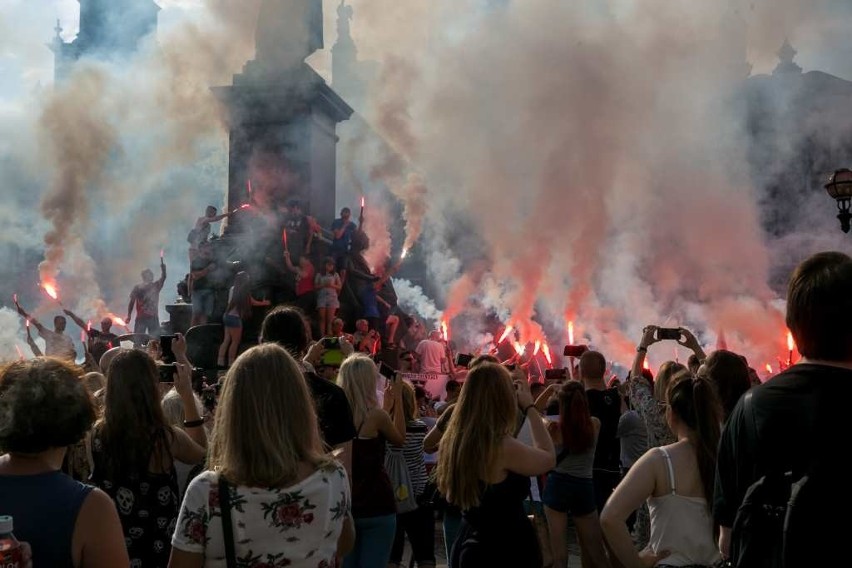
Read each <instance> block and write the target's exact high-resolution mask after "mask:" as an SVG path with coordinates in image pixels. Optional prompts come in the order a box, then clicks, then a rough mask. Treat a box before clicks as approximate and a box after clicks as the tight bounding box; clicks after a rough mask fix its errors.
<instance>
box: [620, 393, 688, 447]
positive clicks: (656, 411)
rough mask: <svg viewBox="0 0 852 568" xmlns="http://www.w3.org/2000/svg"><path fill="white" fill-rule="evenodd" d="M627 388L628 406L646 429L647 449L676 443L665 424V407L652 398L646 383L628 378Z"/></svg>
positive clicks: (652, 394)
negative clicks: (629, 405)
mask: <svg viewBox="0 0 852 568" xmlns="http://www.w3.org/2000/svg"><path fill="white" fill-rule="evenodd" d="M627 388H628V396H629V398H630V404H631V405H633V409H634V410H635V411H636V412H637V413H638V414H639V416H640V417H641V418H642V421H643V422H644V423H645V427H646V428H647V429H648V447H649V448H658V447H660V446H667V445H669V444H674V443H675V442H677V438H675V436H674V434H672V431H671V429H669V425H668V424H667V423H666V412H665V407H664V406H663V405H662V404H660V402H659V401H657V399H655V398H654V391H653V389H652V388H651V385H650V384H649V383H648V381H647V380H646V379H645V378H636V377H630V380H629V381H628V383H627Z"/></svg>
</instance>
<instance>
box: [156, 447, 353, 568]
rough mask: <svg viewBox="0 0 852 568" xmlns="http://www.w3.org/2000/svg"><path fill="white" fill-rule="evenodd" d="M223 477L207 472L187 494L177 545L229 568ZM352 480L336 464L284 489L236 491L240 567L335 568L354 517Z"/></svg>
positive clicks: (233, 500) (207, 564) (234, 510)
mask: <svg viewBox="0 0 852 568" xmlns="http://www.w3.org/2000/svg"><path fill="white" fill-rule="evenodd" d="M218 484H219V476H218V475H217V474H216V473H215V472H212V471H205V472H204V473H202V474H201V475H199V476H198V477H196V478H195V479H194V480H193V481H192V482H191V483H190V484H189V487H188V488H187V490H186V496H185V497H184V500H183V504H182V505H181V509H180V516H179V517H178V523H177V529H176V530H175V534H174V536H173V537H172V546H173V547H174V548H176V549H178V550H183V551H185V552H194V553H199V554H203V555H204V566H205V568H214V567H215V568H224V567H225V566H226V564H227V563H226V560H225V543H224V539H223V536H222V511H221V509H220V507H219V492H218V491H219V486H218ZM350 503H351V497H350V493H349V479H348V478H347V476H346V471H345V470H344V469H343V467H342V466H341V465H340V464H338V463H337V462H334V463H333V464H331V465H330V466H328V467H325V468H322V469H318V470H317V471H316V472H314V473H313V474H311V475H310V476H309V477H307V478H305V479H304V480H303V481H301V482H300V483H297V484H296V485H293V486H291V487H284V488H260V487H245V486H242V485H241V486H238V487H233V486H232V487H231V518H232V520H233V523H234V540H235V541H236V557H237V568H279V567H282V566H288V567H290V568H303V567H304V568H308V567H309V568H331V567H333V566H335V553H336V551H337V540H338V538H339V537H340V533H341V530H342V528H343V520H344V518H345V517H346V515H347V514H349V509H350Z"/></svg>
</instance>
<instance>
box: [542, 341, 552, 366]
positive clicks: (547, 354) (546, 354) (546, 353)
mask: <svg viewBox="0 0 852 568" xmlns="http://www.w3.org/2000/svg"><path fill="white" fill-rule="evenodd" d="M541 351H542V352H543V353H544V358H545V359H547V364H548V365H553V357H551V356H550V346H549V345H548V344H547V343H545V344H543V345H542V346H541Z"/></svg>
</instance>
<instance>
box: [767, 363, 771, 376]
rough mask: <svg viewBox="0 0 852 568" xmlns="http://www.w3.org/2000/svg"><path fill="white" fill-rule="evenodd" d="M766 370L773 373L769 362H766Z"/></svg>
mask: <svg viewBox="0 0 852 568" xmlns="http://www.w3.org/2000/svg"><path fill="white" fill-rule="evenodd" d="M766 372H767V373H769V374H770V375H771V374H772V373H773V371H772V365H770V364H769V363H767V364H766Z"/></svg>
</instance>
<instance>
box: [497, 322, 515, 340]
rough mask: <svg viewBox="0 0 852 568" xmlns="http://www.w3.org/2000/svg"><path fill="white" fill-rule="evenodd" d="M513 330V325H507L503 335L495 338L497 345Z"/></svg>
mask: <svg viewBox="0 0 852 568" xmlns="http://www.w3.org/2000/svg"><path fill="white" fill-rule="evenodd" d="M514 330H515V327H514V326H513V325H507V326H506V329H504V330H503V335H501V336H500V339H498V340H497V345H500V344H501V343H503V342H504V341H506V338H507V337H509V334H510V333H512V332H513V331H514Z"/></svg>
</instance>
